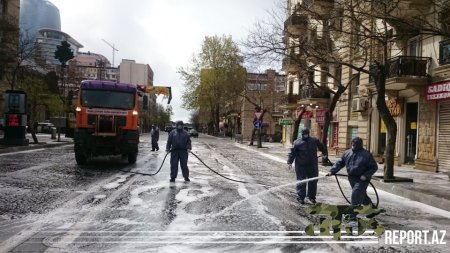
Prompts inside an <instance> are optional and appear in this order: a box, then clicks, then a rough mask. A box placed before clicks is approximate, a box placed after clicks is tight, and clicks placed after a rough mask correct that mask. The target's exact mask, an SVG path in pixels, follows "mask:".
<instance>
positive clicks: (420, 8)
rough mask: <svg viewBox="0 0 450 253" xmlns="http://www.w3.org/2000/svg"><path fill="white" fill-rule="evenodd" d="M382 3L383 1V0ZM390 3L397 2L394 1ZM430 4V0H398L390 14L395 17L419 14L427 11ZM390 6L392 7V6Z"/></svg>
mask: <svg viewBox="0 0 450 253" xmlns="http://www.w3.org/2000/svg"><path fill="white" fill-rule="evenodd" d="M383 3H385V2H384V1H383ZM392 4H397V2H396V1H394V2H393V3H392ZM431 6H432V4H431V0H402V1H399V2H398V4H397V5H396V6H395V9H394V11H392V12H391V13H390V15H392V16H393V17H396V18H410V17H415V16H421V15H423V14H424V13H427V11H428V10H429V9H430V7H431ZM392 7H393V8H394V6H392ZM381 10H383V9H381Z"/></svg>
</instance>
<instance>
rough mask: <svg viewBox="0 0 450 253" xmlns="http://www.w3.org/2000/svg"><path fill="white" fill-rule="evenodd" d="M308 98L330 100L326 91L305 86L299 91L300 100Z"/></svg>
mask: <svg viewBox="0 0 450 253" xmlns="http://www.w3.org/2000/svg"><path fill="white" fill-rule="evenodd" d="M310 98H330V93H329V92H327V91H326V90H323V89H320V88H315V87H313V86H309V85H308V86H306V87H303V88H301V89H300V99H310Z"/></svg>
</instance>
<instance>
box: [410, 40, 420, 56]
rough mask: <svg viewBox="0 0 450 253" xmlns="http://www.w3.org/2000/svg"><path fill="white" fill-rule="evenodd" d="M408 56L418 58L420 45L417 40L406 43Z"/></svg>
mask: <svg viewBox="0 0 450 253" xmlns="http://www.w3.org/2000/svg"><path fill="white" fill-rule="evenodd" d="M407 54H408V56H420V43H419V40H418V39H411V40H410V41H408V52H407Z"/></svg>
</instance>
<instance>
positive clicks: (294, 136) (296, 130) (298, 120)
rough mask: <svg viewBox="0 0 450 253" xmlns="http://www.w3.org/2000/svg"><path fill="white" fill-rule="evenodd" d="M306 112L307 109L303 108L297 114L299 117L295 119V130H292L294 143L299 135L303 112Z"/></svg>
mask: <svg viewBox="0 0 450 253" xmlns="http://www.w3.org/2000/svg"><path fill="white" fill-rule="evenodd" d="M304 112H305V109H302V111H301V112H300V114H299V115H298V116H297V119H295V122H294V130H293V131H292V138H291V139H292V143H294V141H295V140H297V135H298V129H299V127H300V122H301V121H302V117H303V113H304Z"/></svg>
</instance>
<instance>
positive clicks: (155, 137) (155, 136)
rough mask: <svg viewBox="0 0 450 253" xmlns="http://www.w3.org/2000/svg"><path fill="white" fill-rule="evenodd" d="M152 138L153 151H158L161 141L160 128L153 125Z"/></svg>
mask: <svg viewBox="0 0 450 253" xmlns="http://www.w3.org/2000/svg"><path fill="white" fill-rule="evenodd" d="M150 136H151V139H152V151H155V150H156V151H158V150H159V146H158V140H159V128H158V127H157V126H155V125H152V130H151V131H150Z"/></svg>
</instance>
